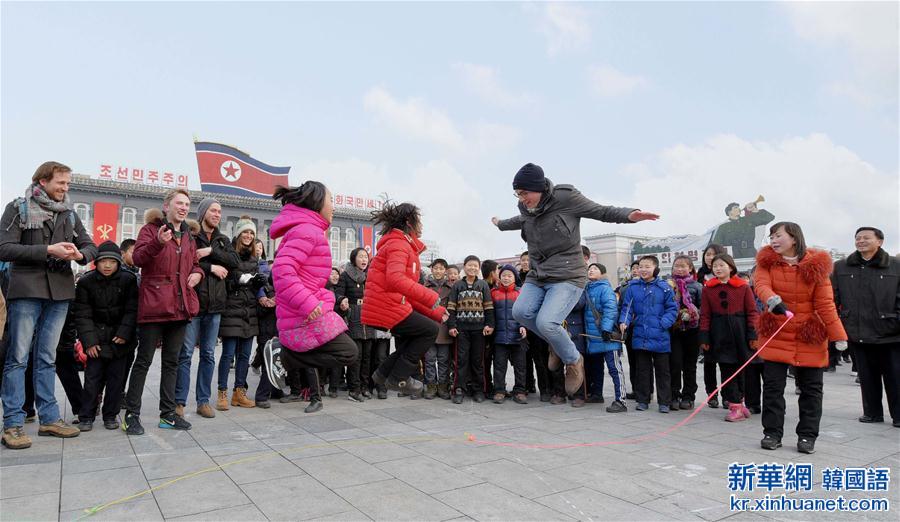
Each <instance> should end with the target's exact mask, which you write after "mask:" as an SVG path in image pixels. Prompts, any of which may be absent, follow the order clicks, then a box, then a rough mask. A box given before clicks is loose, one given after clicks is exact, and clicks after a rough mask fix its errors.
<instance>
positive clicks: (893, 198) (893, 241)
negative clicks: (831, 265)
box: [585, 134, 900, 252]
mask: <svg viewBox="0 0 900 522" xmlns="http://www.w3.org/2000/svg"><path fill="white" fill-rule="evenodd" d="M618 178H619V179H622V180H623V181H624V182H625V183H633V184H634V192H633V194H632V195H631V197H630V198H628V199H627V200H624V201H620V202H616V204H622V205H629V206H637V207H640V208H643V209H645V210H650V211H655V212H658V213H660V214H661V215H662V219H661V220H660V221H658V222H655V223H640V224H638V225H633V226H630V227H628V231H629V232H633V233H639V234H647V235H653V236H665V235H674V234H685V233H691V234H699V233H702V232H704V231H705V230H708V229H709V228H711V227H712V226H714V225H716V224H718V223H720V222H722V221H723V220H724V219H725V214H724V209H725V205H727V204H728V203H729V202H731V201H737V202H740V203H741V204H743V203H747V202H749V201H753V200H754V199H756V197H757V195H760V194H761V195H763V196H765V198H766V201H765V203H763V204H761V205H760V207H761V208H766V209H767V210H769V211H770V212H772V213H773V214H775V218H776V219H777V220H784V221H794V222H797V223H799V224H800V225H801V226H802V227H803V230H804V232H805V235H806V239H807V242H808V243H810V244H813V245H820V246H826V247H831V248H837V249H839V250H842V251H852V250H853V232H854V231H855V230H856V228H857V227H859V226H862V225H872V226H876V227H879V228H881V229H882V230H884V232H885V234H886V236H887V238H888V241H887V242H886V243H885V247H886V248H888V249H889V250H890V251H891V252H897V251H898V249H900V240H898V236H900V230H898V228H900V226H898V222H900V215H898V212H900V210H898V206H897V200H898V193H900V186H898V173H896V172H894V173H887V172H881V171H878V170H877V169H875V168H874V167H873V166H872V165H870V164H868V163H866V162H865V161H863V160H862V159H861V158H860V157H859V156H857V155H856V154H855V153H853V152H852V151H851V150H849V149H847V148H845V147H842V146H840V145H837V144H835V143H833V142H832V141H831V139H830V138H829V137H828V136H826V135H824V134H812V135H809V136H797V137H790V138H786V139H783V140H781V141H779V142H774V143H772V142H750V141H747V140H744V139H742V138H740V137H738V136H734V135H728V134H723V135H718V136H715V137H712V138H710V139H708V140H707V141H706V142H704V143H702V144H699V145H683V144H682V145H676V146H673V147H669V148H666V149H664V150H662V151H660V152H659V153H658V154H656V155H655V156H653V157H652V158H649V159H648V160H647V161H644V162H639V163H635V164H633V165H629V166H628V167H626V168H624V169H623V170H622V172H620V173H619V176H618ZM585 192H586V193H588V194H589V192H590V191H585Z"/></svg>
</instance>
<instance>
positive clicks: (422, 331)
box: [378, 312, 438, 381]
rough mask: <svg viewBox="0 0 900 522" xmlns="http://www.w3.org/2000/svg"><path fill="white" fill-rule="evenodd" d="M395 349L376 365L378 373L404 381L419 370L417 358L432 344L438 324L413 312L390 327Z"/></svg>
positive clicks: (420, 357)
mask: <svg viewBox="0 0 900 522" xmlns="http://www.w3.org/2000/svg"><path fill="white" fill-rule="evenodd" d="M391 334H393V335H394V344H395V346H396V350H394V352H393V353H392V354H390V355H388V356H387V358H386V359H385V360H384V362H383V363H382V364H381V366H379V367H378V373H379V374H380V375H383V376H385V377H393V378H394V380H396V381H405V380H406V379H407V378H408V377H410V376H411V375H412V374H414V373H415V372H417V371H419V360H421V359H422V356H423V355H425V352H427V351H428V349H429V348H431V347H432V346H433V345H434V341H435V339H437V334H438V324H437V323H436V322H434V321H432V320H431V319H429V318H428V317H425V316H424V315H422V314H420V313H419V312H413V313H411V314H410V315H409V317H407V318H406V319H404V320H402V321H400V322H399V323H397V325H396V326H394V327H393V328H391Z"/></svg>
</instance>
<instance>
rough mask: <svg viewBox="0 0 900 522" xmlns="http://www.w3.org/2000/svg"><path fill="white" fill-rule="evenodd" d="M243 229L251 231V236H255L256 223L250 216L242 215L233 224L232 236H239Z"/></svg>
mask: <svg viewBox="0 0 900 522" xmlns="http://www.w3.org/2000/svg"><path fill="white" fill-rule="evenodd" d="M245 230H251V231H253V237H256V225H255V224H254V223H253V221H252V220H251V219H250V216H248V215H243V216H241V219H239V220H238V222H237V223H235V225H234V237H238V236H240V235H241V234H242V233H243V232H244V231H245Z"/></svg>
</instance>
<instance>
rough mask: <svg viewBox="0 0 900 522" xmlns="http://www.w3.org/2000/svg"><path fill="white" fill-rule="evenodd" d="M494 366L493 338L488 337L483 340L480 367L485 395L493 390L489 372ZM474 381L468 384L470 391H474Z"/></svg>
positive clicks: (491, 376)
mask: <svg viewBox="0 0 900 522" xmlns="http://www.w3.org/2000/svg"><path fill="white" fill-rule="evenodd" d="M493 364H494V336H493V335H490V336H487V337H485V338H484V361H483V362H482V363H481V367H482V368H484V381H483V382H484V385H483V387H484V389H485V393H487V392H489V391H491V390H493V389H494V384H493V382H492V381H493V380H494V375H493V372H491V368H493ZM475 385H476V381H474V380H473V381H472V382H470V383H469V386H470V387H471V388H472V389H475V387H476V386H475Z"/></svg>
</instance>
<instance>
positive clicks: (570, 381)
mask: <svg viewBox="0 0 900 522" xmlns="http://www.w3.org/2000/svg"><path fill="white" fill-rule="evenodd" d="M582 384H584V357H582V356H581V355H579V356H578V360H577V361H575V362H574V363H573V364H567V365H566V393H568V394H569V395H575V394H576V393H578V390H580V389H581V385H582Z"/></svg>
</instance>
